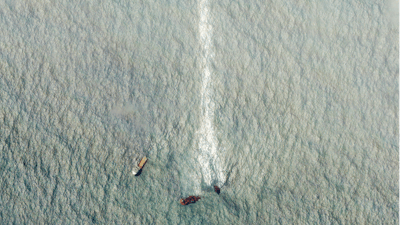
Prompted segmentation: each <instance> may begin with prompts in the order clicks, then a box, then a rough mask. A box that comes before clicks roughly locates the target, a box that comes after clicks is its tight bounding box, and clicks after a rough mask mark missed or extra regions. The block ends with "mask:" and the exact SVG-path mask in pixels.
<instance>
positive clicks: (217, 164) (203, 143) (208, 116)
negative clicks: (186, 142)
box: [198, 0, 226, 186]
mask: <svg viewBox="0 0 400 225" xmlns="http://www.w3.org/2000/svg"><path fill="white" fill-rule="evenodd" d="M208 6H209V5H208V1H207V0H200V4H199V10H200V22H199V32H200V45H201V70H202V80H203V83H202V87H201V109H202V118H201V127H200V130H199V132H198V135H199V151H200V152H199V156H198V161H199V163H200V165H201V168H202V175H203V179H204V182H205V184H206V185H214V184H216V185H219V186H222V184H223V183H224V182H225V179H226V177H225V174H224V172H223V168H222V165H221V160H220V158H219V157H218V145H217V140H216V137H215V134H214V125H213V120H214V103H213V101H212V80H211V75H212V69H211V62H212V59H213V52H212V41H211V40H212V25H211V21H210V13H209V8H208Z"/></svg>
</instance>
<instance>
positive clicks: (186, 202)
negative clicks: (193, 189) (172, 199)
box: [179, 196, 200, 205]
mask: <svg viewBox="0 0 400 225" xmlns="http://www.w3.org/2000/svg"><path fill="white" fill-rule="evenodd" d="M199 199H200V197H198V196H189V197H187V198H185V199H183V198H182V199H181V200H180V201H179V202H180V203H181V204H182V205H189V204H190V203H195V202H197V201H198V200H199Z"/></svg>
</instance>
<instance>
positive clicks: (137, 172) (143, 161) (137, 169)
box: [132, 156, 147, 175]
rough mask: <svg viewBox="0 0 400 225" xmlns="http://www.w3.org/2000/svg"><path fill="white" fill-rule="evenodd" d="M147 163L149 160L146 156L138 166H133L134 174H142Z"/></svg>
mask: <svg viewBox="0 0 400 225" xmlns="http://www.w3.org/2000/svg"><path fill="white" fill-rule="evenodd" d="M146 162H147V158H146V156H145V157H143V158H142V159H141V160H140V162H139V164H138V165H133V168H132V174H133V175H139V174H140V173H141V170H142V169H143V167H144V165H145V164H146Z"/></svg>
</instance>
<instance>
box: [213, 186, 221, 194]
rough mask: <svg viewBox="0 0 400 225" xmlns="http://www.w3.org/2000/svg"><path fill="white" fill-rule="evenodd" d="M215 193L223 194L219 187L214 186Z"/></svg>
mask: <svg viewBox="0 0 400 225" xmlns="http://www.w3.org/2000/svg"><path fill="white" fill-rule="evenodd" d="M214 191H215V192H217V194H219V193H220V192H221V189H219V187H218V186H214Z"/></svg>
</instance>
